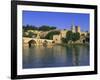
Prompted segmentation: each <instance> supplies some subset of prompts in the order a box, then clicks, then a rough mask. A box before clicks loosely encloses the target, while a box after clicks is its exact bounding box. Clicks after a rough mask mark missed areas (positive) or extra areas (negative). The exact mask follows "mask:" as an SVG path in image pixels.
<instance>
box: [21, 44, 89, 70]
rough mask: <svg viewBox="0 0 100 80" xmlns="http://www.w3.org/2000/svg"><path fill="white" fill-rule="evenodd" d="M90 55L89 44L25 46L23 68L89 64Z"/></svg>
mask: <svg viewBox="0 0 100 80" xmlns="http://www.w3.org/2000/svg"><path fill="white" fill-rule="evenodd" d="M89 56H90V54H89V46H87V45H69V46H61V45H56V46H53V47H43V46H35V47H31V48H29V47H23V58H22V59H23V68H24V69H28V68H45V67H69V66H87V65H89V63H90V61H89V60H90V59H89V58H90V57H89Z"/></svg>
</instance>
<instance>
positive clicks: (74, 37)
mask: <svg viewBox="0 0 100 80" xmlns="http://www.w3.org/2000/svg"><path fill="white" fill-rule="evenodd" d="M79 39H80V33H78V32H76V33H73V32H72V31H68V32H67V33H66V40H67V41H77V40H79Z"/></svg>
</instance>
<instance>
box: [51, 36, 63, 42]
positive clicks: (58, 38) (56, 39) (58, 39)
mask: <svg viewBox="0 0 100 80" xmlns="http://www.w3.org/2000/svg"><path fill="white" fill-rule="evenodd" d="M61 38H62V37H61V35H54V36H53V41H54V42H55V43H61V42H62V41H61Z"/></svg>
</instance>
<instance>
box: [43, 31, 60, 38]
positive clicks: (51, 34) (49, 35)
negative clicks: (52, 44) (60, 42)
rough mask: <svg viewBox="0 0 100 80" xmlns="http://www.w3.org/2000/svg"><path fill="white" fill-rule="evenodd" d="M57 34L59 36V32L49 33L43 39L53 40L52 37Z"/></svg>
mask: <svg viewBox="0 0 100 80" xmlns="http://www.w3.org/2000/svg"><path fill="white" fill-rule="evenodd" d="M59 34H60V31H51V32H49V33H48V34H47V35H46V36H45V38H46V39H51V40H52V39H53V35H59Z"/></svg>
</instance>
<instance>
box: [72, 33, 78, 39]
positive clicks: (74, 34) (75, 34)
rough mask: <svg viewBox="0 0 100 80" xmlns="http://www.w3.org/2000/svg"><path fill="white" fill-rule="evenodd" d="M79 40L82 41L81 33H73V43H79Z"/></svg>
mask: <svg viewBox="0 0 100 80" xmlns="http://www.w3.org/2000/svg"><path fill="white" fill-rule="evenodd" d="M79 39H80V33H79V32H76V33H73V35H72V41H77V40H79Z"/></svg>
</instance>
